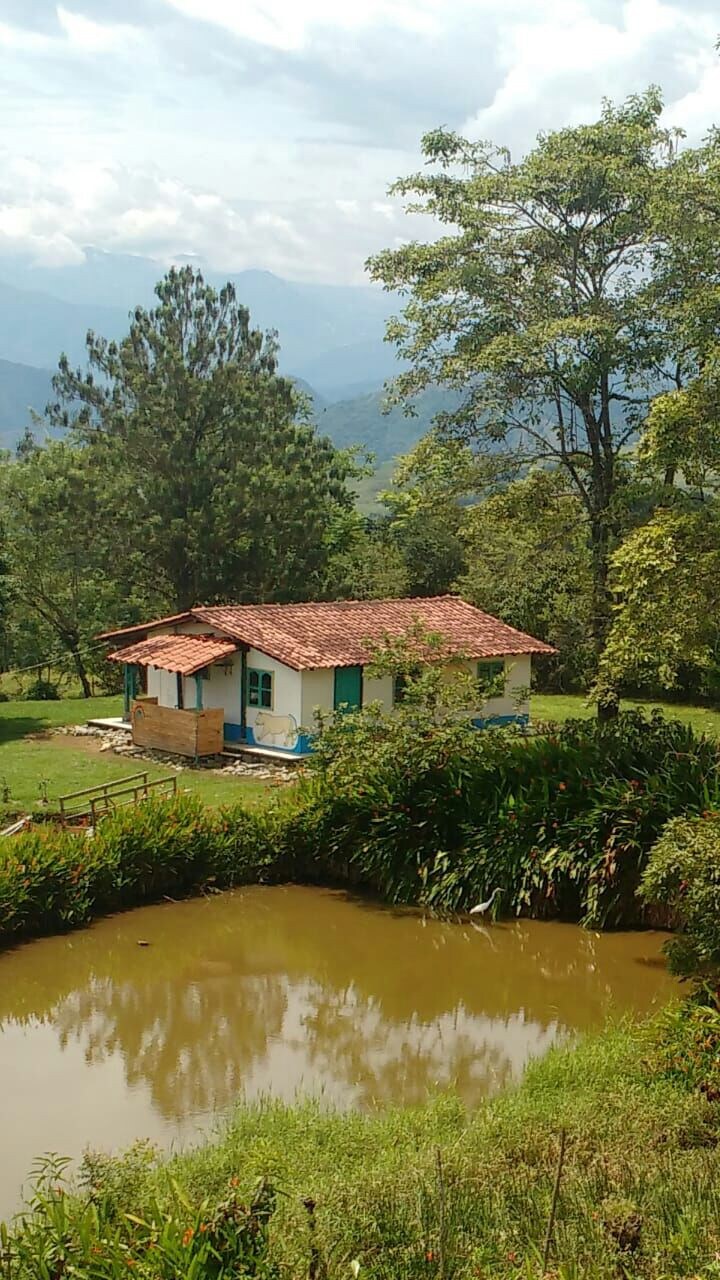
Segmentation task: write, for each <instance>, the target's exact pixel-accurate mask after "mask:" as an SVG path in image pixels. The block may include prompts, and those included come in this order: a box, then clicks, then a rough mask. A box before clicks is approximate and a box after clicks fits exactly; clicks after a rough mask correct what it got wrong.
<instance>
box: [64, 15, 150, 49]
mask: <svg viewBox="0 0 720 1280" xmlns="http://www.w3.org/2000/svg"><path fill="white" fill-rule="evenodd" d="M57 19H58V22H59V24H60V29H61V30H62V32H63V34H64V36H65V39H66V40H67V42H68V44H70V45H72V47H73V48H74V49H79V50H82V51H83V52H84V53H108V52H110V51H112V50H116V49H123V48H127V47H128V46H129V45H132V44H136V43H137V42H138V41H139V40H141V39H142V35H141V32H140V31H139V30H138V28H137V27H131V26H127V25H126V24H125V23H114V24H113V23H105V22H94V21H93V20H92V19H91V18H86V17H85V16H84V15H83V14H82V13H72V12H71V11H70V10H69V9H66V8H64V6H63V5H58V8H57Z"/></svg>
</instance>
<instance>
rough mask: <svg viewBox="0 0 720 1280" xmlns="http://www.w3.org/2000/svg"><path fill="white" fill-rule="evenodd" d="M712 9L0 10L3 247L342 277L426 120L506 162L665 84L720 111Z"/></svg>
mask: <svg viewBox="0 0 720 1280" xmlns="http://www.w3.org/2000/svg"><path fill="white" fill-rule="evenodd" d="M718 34H720V16H718V12H717V6H716V4H714V3H710V2H709V0H686V2H685V3H682V0H672V2H671V3H659V2H658V0H626V2H625V3H622V2H620V0H553V3H552V4H551V3H549V0H523V2H522V3H519V2H518V0H344V3H343V0H67V3H66V4H56V3H50V0H0V58H1V59H2V76H0V110H1V111H2V119H3V123H4V128H3V132H2V135H1V137H0V152H1V156H0V158H1V160H2V164H1V166H0V252H2V253H8V252H10V253H13V254H16V253H17V254H18V255H23V256H28V257H29V258H31V259H32V260H34V261H38V262H42V263H43V264H45V265H52V264H60V263H62V264H68V263H71V262H73V261H79V260H80V259H81V258H82V253H83V246H84V245H87V244H92V245H94V246H96V247H99V248H103V249H109V250H116V251H122V252H131V253H141V254H148V255H150V256H153V257H157V258H159V259H162V260H164V261H169V260H171V259H172V258H173V256H175V255H187V254H196V255H197V256H198V257H199V258H200V259H201V260H202V261H203V262H206V263H207V264H208V265H210V266H213V267H216V268H219V269H225V268H226V269H229V270H230V269H231V270H239V269H242V268H245V267H262V268H267V269H269V270H272V271H276V272H277V273H278V274H280V275H285V276H288V277H290V278H296V279H305V280H317V281H324V282H334V281H337V282H347V283H352V282H357V281H359V280H361V279H362V278H363V262H364V260H365V258H366V257H367V255H368V254H369V253H371V252H374V251H375V250H377V249H378V248H381V247H383V246H385V245H392V244H394V243H398V242H400V241H402V240H403V239H407V238H409V237H410V236H411V235H412V234H414V233H415V234H416V233H422V231H423V228H422V226H418V225H417V224H415V225H413V222H412V220H410V219H408V218H407V217H406V216H405V215H404V214H403V212H402V209H401V207H400V206H399V205H398V204H396V203H394V202H392V201H390V200H389V199H388V198H387V196H386V190H387V187H388V185H389V183H390V182H391V181H392V180H393V178H395V177H397V176H398V175H400V174H403V173H406V172H409V171H412V170H413V169H415V168H416V167H417V165H418V160H419V155H418V142H419V139H420V137H421V135H422V133H423V132H424V131H425V130H426V129H429V128H432V127H434V126H436V125H438V124H445V125H448V126H450V127H453V128H456V129H459V130H461V131H465V132H467V133H469V134H470V135H471V136H473V137H485V138H490V139H492V140H493V141H495V142H498V143H502V144H504V145H508V146H509V147H511V149H512V150H513V152H514V153H516V154H519V153H520V152H522V151H523V150H524V149H526V148H527V147H528V146H529V145H531V143H532V139H533V137H534V136H535V134H536V133H537V131H538V130H539V129H546V128H552V127H556V126H561V125H564V124H568V123H573V122H576V121H581V120H587V119H592V118H593V117H594V116H595V115H596V114H597V111H598V107H599V104H600V100H601V98H602V97H603V96H609V97H612V98H622V97H624V96H626V95H627V94H628V93H632V92H637V91H641V90H642V89H643V88H645V87H646V86H647V85H648V84H649V83H650V82H655V83H658V84H660V85H661V87H662V88H663V91H664V94H665V100H666V103H667V108H666V117H667V121H668V123H672V124H675V125H679V126H681V127H683V128H684V129H685V130H686V131H687V133H688V137H689V139H690V140H691V141H699V139H700V138H701V137H702V136H703V135H704V134H705V133H706V131H707V129H708V128H709V127H710V126H711V125H712V124H713V123H714V121H715V119H716V118H718V116H720V111H719V110H718V104H719V103H720V58H719V56H718V54H717V52H716V50H715V41H716V39H717V36H718Z"/></svg>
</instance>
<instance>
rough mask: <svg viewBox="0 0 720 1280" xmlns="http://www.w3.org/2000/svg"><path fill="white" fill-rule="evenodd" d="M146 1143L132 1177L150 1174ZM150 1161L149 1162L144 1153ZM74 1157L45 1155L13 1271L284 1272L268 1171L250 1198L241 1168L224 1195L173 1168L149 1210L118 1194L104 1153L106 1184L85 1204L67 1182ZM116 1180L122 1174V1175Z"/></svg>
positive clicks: (45, 1278) (15, 1247)
mask: <svg viewBox="0 0 720 1280" xmlns="http://www.w3.org/2000/svg"><path fill="white" fill-rule="evenodd" d="M139 1155H141V1153H140V1152H137V1151H134V1152H131V1153H129V1155H128V1158H127V1166H128V1167H127V1170H126V1171H125V1178H124V1181H125V1182H127V1181H128V1180H129V1179H132V1176H133V1174H134V1175H135V1176H136V1177H137V1176H138V1175H140V1176H141V1175H142V1172H143V1161H142V1159H140V1160H139V1159H138V1156H139ZM145 1163H146V1162H145ZM65 1164H66V1162H65V1161H63V1160H62V1159H58V1157H50V1158H48V1159H46V1160H44V1161H42V1162H40V1167H39V1168H38V1170H37V1171H36V1178H35V1184H34V1190H33V1193H32V1197H31V1200H30V1204H29V1206H28V1210H29V1211H28V1212H27V1213H26V1214H25V1215H24V1216H23V1218H22V1219H21V1221H20V1223H19V1224H18V1227H17V1230H16V1232H15V1233H14V1236H13V1239H12V1241H10V1240H9V1239H7V1238H6V1239H5V1240H4V1241H3V1244H4V1248H3V1250H2V1253H0V1258H2V1259H3V1261H4V1265H5V1266H6V1267H7V1268H8V1271H7V1274H9V1275H15V1276H17V1277H18V1280H19V1278H20V1277H24V1276H27V1277H30V1276H33V1277H36V1278H37V1280H55V1277H58V1276H62V1275H65V1274H66V1273H67V1274H68V1275H72V1276H75V1277H78V1280H81V1278H86V1280H120V1277H122V1280H126V1277H127V1276H128V1274H131V1275H133V1276H137V1277H139V1278H141V1280H177V1277H180V1276H181V1277H183V1280H223V1278H224V1277H227V1278H229V1277H230V1276H235V1277H238V1278H242V1280H250V1278H251V1277H257V1278H258V1280H277V1277H278V1276H279V1272H278V1269H277V1267H276V1266H275V1265H273V1264H272V1263H271V1262H270V1261H269V1260H268V1247H269V1228H270V1222H271V1219H272V1216H273V1213H274V1211H275V1205H276V1195H275V1192H274V1190H273V1188H272V1186H271V1185H270V1184H269V1183H267V1182H266V1181H265V1180H260V1181H259V1183H258V1185H257V1186H256V1188H255V1190H254V1193H253V1194H252V1196H251V1197H250V1198H249V1202H247V1203H244V1202H243V1200H242V1199H241V1197H240V1194H239V1192H238V1190H237V1187H238V1179H237V1178H233V1179H232V1180H231V1183H230V1185H229V1186H228V1188H227V1189H226V1193H225V1195H224V1196H223V1197H222V1198H216V1199H215V1200H214V1201H213V1202H211V1201H210V1200H209V1199H205V1200H201V1201H200V1202H198V1203H196V1204H191V1203H190V1201H189V1199H188V1197H187V1195H186V1194H185V1193H184V1191H183V1190H182V1188H181V1187H180V1186H179V1184H178V1183H177V1182H176V1181H175V1180H174V1179H173V1178H169V1179H168V1181H167V1185H166V1186H165V1187H163V1190H162V1193H160V1194H155V1195H154V1196H153V1197H152V1198H150V1199H149V1200H148V1201H147V1203H146V1204H144V1205H143V1215H144V1216H143V1217H139V1216H138V1215H137V1214H131V1213H127V1212H125V1211H123V1208H121V1206H119V1205H116V1204H114V1202H113V1199H112V1197H111V1194H110V1187H111V1186H112V1179H111V1177H110V1178H108V1179H107V1181H105V1180H104V1179H103V1176H102V1174H103V1173H104V1172H105V1170H102V1168H101V1162H100V1161H92V1159H90V1160H89V1161H88V1162H87V1166H88V1168H92V1167H93V1165H94V1167H95V1172H96V1174H97V1175H98V1184H99V1185H98V1184H96V1185H95V1186H94V1187H93V1191H92V1193H91V1195H90V1197H89V1198H88V1199H87V1200H86V1202H85V1204H84V1205H83V1207H82V1208H81V1209H80V1212H78V1205H77V1203H76V1202H74V1201H72V1200H71V1199H70V1197H69V1196H68V1194H67V1192H66V1189H65V1186H64V1185H63V1182H62V1177H63V1173H64V1167H65ZM116 1181H117V1180H116Z"/></svg>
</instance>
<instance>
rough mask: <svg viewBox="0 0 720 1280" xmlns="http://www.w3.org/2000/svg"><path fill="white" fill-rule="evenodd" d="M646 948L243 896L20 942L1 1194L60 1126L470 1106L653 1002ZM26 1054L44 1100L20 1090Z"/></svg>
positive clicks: (531, 929)
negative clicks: (277, 1104) (291, 1102)
mask: <svg viewBox="0 0 720 1280" xmlns="http://www.w3.org/2000/svg"><path fill="white" fill-rule="evenodd" d="M140 938H143V939H147V940H148V941H149V942H150V946H148V947H139V946H138V945H137V941H138V939H140ZM661 943H662V938H661V937H660V936H659V935H655V934H624V935H622V934H615V935H604V936H598V935H595V934H592V933H587V932H583V931H582V930H579V929H576V928H574V927H572V926H565V925H549V924H537V923H532V922H518V923H511V924H504V925H502V926H498V927H495V928H492V929H487V930H476V929H474V928H473V927H472V926H471V925H469V924H459V923H442V922H438V921H425V920H423V919H422V918H421V917H419V916H417V915H416V914H414V913H411V912H393V911H389V910H385V909H381V908H378V907H375V906H372V905H370V904H367V903H363V902H353V901H351V900H349V899H348V898H346V897H345V896H344V895H343V894H340V893H332V892H327V891H322V890H311V889H302V888H273V889H262V888H253V889H249V890H245V891H242V892H241V891H238V892H237V893H235V894H228V895H224V896H222V897H217V898H213V899H211V900H200V901H194V902H189V903H180V904H175V905H166V906H163V907H154V908H147V909H143V910H141V911H137V912H134V913H131V914H128V915H125V916H119V917H116V918H115V919H112V920H106V921H103V922H100V923H99V924H98V925H97V926H95V927H94V928H93V929H91V930H87V931H85V932H83V933H79V934H74V935H71V936H69V937H66V938H61V939H57V938H55V939H47V940H44V941H39V942H36V943H33V944H30V945H28V946H26V947H24V948H21V949H19V950H17V951H15V952H12V953H8V954H5V955H3V956H0V1132H2V1133H3V1134H4V1136H5V1138H6V1142H8V1139H9V1145H10V1150H11V1151H12V1150H13V1146H16V1147H17V1149H18V1151H20V1152H22V1153H23V1154H24V1155H26V1157H27V1158H24V1159H23V1160H22V1162H21V1163H20V1164H15V1165H14V1168H13V1169H12V1178H13V1179H14V1183H13V1185H14V1186H15V1187H16V1186H17V1183H18V1181H19V1179H20V1177H21V1176H22V1174H23V1173H24V1172H25V1169H26V1167H27V1163H28V1161H29V1159H30V1158H31V1157H32V1155H33V1154H35V1153H36V1152H37V1151H38V1150H41V1149H43V1148H45V1149H47V1148H52V1147H54V1148H56V1149H64V1148H65V1147H66V1146H67V1141H66V1142H65V1143H63V1142H62V1138H63V1136H66V1135H67V1121H68V1116H69V1117H72V1118H73V1125H72V1139H73V1142H72V1144H71V1145H72V1146H73V1151H74V1150H78V1149H80V1148H81V1147H82V1146H83V1145H85V1144H86V1143H87V1142H89V1141H95V1142H104V1143H108V1142H110V1143H115V1144H119V1145H123V1144H126V1143H127V1142H128V1141H130V1140H131V1139H132V1138H133V1137H135V1136H137V1135H139V1134H142V1133H144V1132H149V1133H152V1134H154V1135H156V1136H159V1137H161V1138H163V1139H165V1140H167V1138H168V1136H172V1135H173V1134H174V1133H178V1132H183V1128H182V1126H183V1124H186V1123H187V1121H188V1120H189V1119H195V1120H197V1119H198V1118H201V1119H203V1120H205V1121H206V1119H207V1117H209V1116H210V1115H211V1113H212V1112H213V1111H214V1110H215V1109H216V1108H218V1107H224V1106H226V1105H227V1104H228V1103H230V1102H231V1101H232V1100H233V1099H234V1098H236V1097H237V1096H238V1094H240V1093H244V1094H245V1095H246V1096H250V1097H252V1096H254V1095H257V1094H258V1093H262V1092H272V1093H273V1094H275V1095H278V1096H282V1097H286V1098H292V1097H293V1096H294V1095H295V1094H296V1093H297V1092H298V1091H305V1092H315V1093H317V1092H320V1091H321V1092H323V1094H324V1095H325V1096H326V1097H328V1098H329V1099H332V1100H333V1101H335V1102H337V1103H339V1104H341V1105H354V1106H367V1105H369V1104H371V1103H373V1102H376V1101H378V1102H386V1101H389V1100H394V1101H399V1102H402V1103H412V1102H416V1101H419V1100H421V1099H422V1098H424V1097H425V1096H426V1095H427V1093H428V1091H429V1090H431V1089H433V1088H435V1087H436V1086H438V1085H448V1084H453V1085H455V1086H456V1087H457V1088H458V1090H459V1091H460V1094H461V1096H462V1097H463V1098H464V1099H465V1100H466V1101H467V1102H468V1103H471V1104H472V1103H474V1102H476V1101H477V1100H478V1099H479V1098H480V1097H481V1096H482V1095H483V1094H484V1093H487V1092H488V1091H489V1090H493V1089H496V1088H498V1087H501V1086H502V1085H504V1084H506V1083H508V1082H509V1081H511V1080H513V1079H517V1078H518V1076H519V1075H520V1073H521V1072H522V1069H523V1067H524V1066H525V1064H526V1062H527V1060H528V1058H529V1057H531V1056H533V1055H537V1054H541V1053H543V1052H544V1051H545V1050H546V1049H547V1048H548V1047H549V1046H550V1045H551V1044H552V1043H553V1042H554V1041H556V1040H557V1039H558V1037H560V1036H563V1035H565V1034H567V1032H568V1031H571V1030H575V1029H584V1028H587V1027H590V1026H593V1025H597V1024H598V1023H600V1022H601V1021H602V1020H603V1018H604V1016H605V1014H606V1013H607V1011H608V1010H609V1009H610V1008H613V1009H615V1010H626V1009H634V1010H638V1011H641V1012H644V1011H645V1010H647V1009H649V1008H650V1007H651V1005H652V1004H653V1002H654V1001H656V1000H657V999H662V998H664V997H665V996H667V994H668V993H670V992H671V991H672V990H674V986H673V984H672V982H671V980H670V978H669V977H668V976H667V974H666V973H665V971H664V969H663V968H662V966H658V965H656V963H655V962H656V961H657V960H658V958H659V955H660V949H661ZM38 1055H42V1062H43V1079H44V1082H45V1087H46V1088H47V1089H48V1090H49V1093H48V1094H47V1098H46V1099H45V1100H42V1099H40V1098H39V1097H38V1091H37V1088H33V1087H31V1085H30V1083H29V1082H28V1071H29V1070H30V1067H29V1065H28V1064H30V1063H32V1062H34V1061H35V1060H36V1058H37V1056H38ZM70 1062H72V1064H73V1067H72V1071H69V1069H68V1067H69V1063H70ZM13 1088H14V1092H13ZM53 1090H56V1095H55V1097H56V1098H57V1096H59V1095H58V1093H57V1091H59V1090H62V1106H63V1113H62V1114H63V1117H64V1127H63V1125H62V1124H60V1123H59V1121H58V1116H57V1114H56V1112H57V1104H56V1105H55V1109H53V1108H52V1107H50V1106H49V1105H48V1099H50V1098H52V1097H53ZM93 1097H95V1098H96V1099H97V1103H96V1105H95V1111H94V1113H93V1114H94V1120H93V1123H92V1124H91V1123H90V1117H89V1116H88V1114H87V1100H88V1099H90V1098H93ZM98 1114H99V1115H100V1122H99V1124H100V1130H101V1132H100V1133H98V1132H97V1127H98V1119H97V1117H98ZM40 1123H42V1125H43V1127H42V1128H40ZM30 1138H32V1140H33V1141H34V1146H33V1147H30V1148H29V1150H28V1149H27V1148H28V1141H29V1140H30ZM56 1138H57V1141H56ZM6 1149H7V1147H6ZM11 1163H14V1162H13V1161H11ZM2 1176H3V1175H2V1174H0V1212H1V1211H2V1208H3V1203H2V1195H3V1183H2V1181H1V1179H2Z"/></svg>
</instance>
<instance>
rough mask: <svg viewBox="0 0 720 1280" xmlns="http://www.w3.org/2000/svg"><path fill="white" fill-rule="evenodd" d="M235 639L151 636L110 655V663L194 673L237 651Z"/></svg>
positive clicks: (189, 674)
mask: <svg viewBox="0 0 720 1280" xmlns="http://www.w3.org/2000/svg"><path fill="white" fill-rule="evenodd" d="M237 648H238V646H237V644H236V643H235V642H234V641H233V640H225V639H222V638H221V637H219V636H188V635H174V634H173V635H162V636H149V637H148V638H147V639H145V640H139V641H138V642H137V643H136V644H130V645H127V646H126V647H125V648H124V649H116V650H115V652H114V653H109V654H108V659H109V661H110V662H125V663H132V664H133V665H135V666H139V667H158V668H159V669H160V670H161V671H175V672H177V673H178V674H179V675H183V676H192V675H196V674H197V672H198V671H202V670H203V668H204V667H209V666H211V664H212V663H213V662H222V661H223V659H226V658H230V657H232V655H233V654H234V653H236V652H237Z"/></svg>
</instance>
